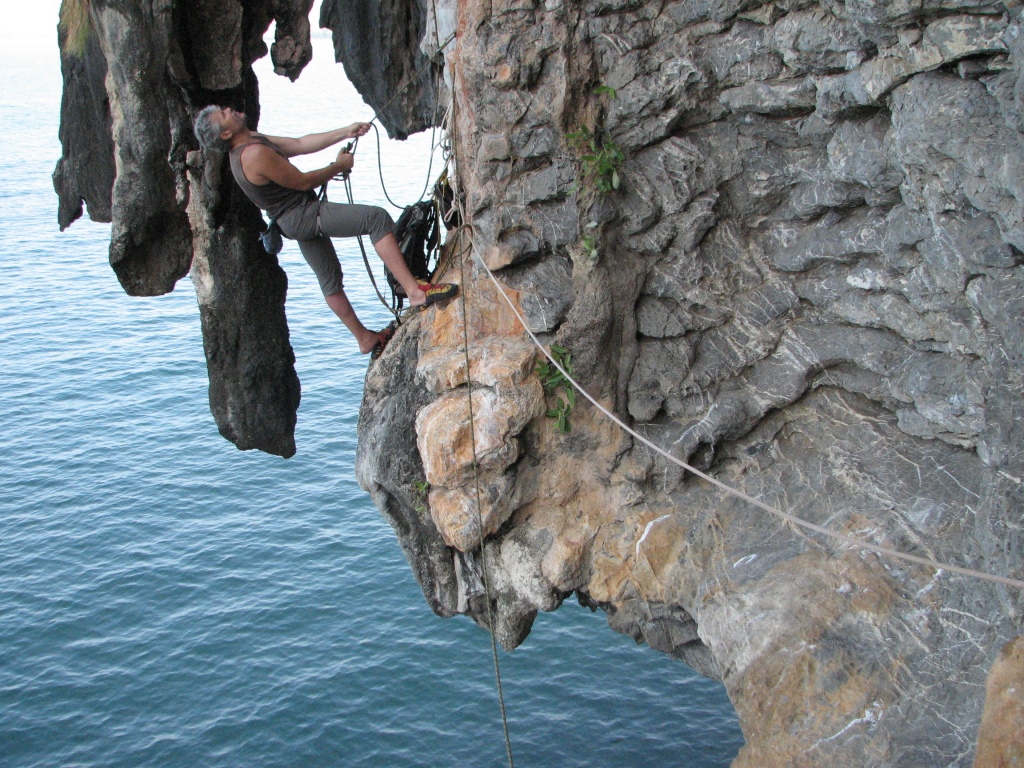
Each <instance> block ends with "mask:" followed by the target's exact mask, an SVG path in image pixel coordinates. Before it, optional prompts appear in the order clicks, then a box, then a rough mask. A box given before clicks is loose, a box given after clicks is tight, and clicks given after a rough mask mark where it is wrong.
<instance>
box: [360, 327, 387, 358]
mask: <svg viewBox="0 0 1024 768" xmlns="http://www.w3.org/2000/svg"><path fill="white" fill-rule="evenodd" d="M392 336H394V331H392V330H391V329H390V328H385V329H384V330H383V331H369V330H368V331H367V332H366V334H365V335H363V334H360V336H359V338H358V341H359V353H360V354H363V355H365V354H367V353H369V352H373V350H374V349H376V348H377V346H380V348H381V350H382V351H383V349H384V347H386V346H387V343H388V342H389V341H391V337H392Z"/></svg>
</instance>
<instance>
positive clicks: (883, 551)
mask: <svg viewBox="0 0 1024 768" xmlns="http://www.w3.org/2000/svg"><path fill="white" fill-rule="evenodd" d="M459 213H460V215H461V217H462V221H463V222H466V221H467V219H466V212H465V209H464V207H463V206H462V204H461V202H460V203H459ZM466 229H470V231H472V226H471V225H467V226H466ZM469 244H470V250H471V251H472V253H473V254H474V255H475V256H476V258H477V261H478V262H479V263H480V266H482V267H483V269H484V271H485V272H486V273H487V276H488V277H489V278H491V282H493V283H494V286H495V288H497V289H498V293H499V294H501V297H502V298H503V299H504V300H505V303H506V304H508V306H509V309H511V310H512V314H514V315H515V316H516V319H518V320H519V323H520V325H522V326H523V330H525V331H526V333H527V334H528V335H529V337H530V339H531V340H532V341H533V343H534V344H535V345H536V347H537V349H539V350H540V351H541V352H542V353H544V356H545V357H546V358H547V359H548V360H549V361H550V363H551V365H553V366H554V367H555V368H556V369H558V371H559V372H560V373H561V374H562V375H563V376H565V378H566V379H567V380H568V381H569V383H570V384H572V385H573V387H575V388H576V390H577V391H578V392H579V393H580V394H581V395H583V396H584V397H585V398H586V399H587V400H589V401H590V402H591V404H593V406H594V407H595V408H597V409H598V410H599V411H600V412H601V413H603V414H604V415H605V416H606V417H608V418H609V419H611V420H612V421H613V422H614V423H615V424H617V425H618V426H619V428H621V429H623V430H625V431H626V432H627V433H628V434H630V435H632V436H633V437H634V438H635V439H636V440H639V441H640V442H641V443H643V444H644V445H646V446H647V447H648V448H650V449H651V450H652V451H654V452H655V453H657V454H659V455H660V456H663V457H664V458H665V459H667V460H668V461H670V462H672V463H673V464H675V465H677V466H679V467H681V468H682V469H685V470H686V471H688V472H692V473H693V474H695V475H696V476H697V477H699V478H701V479H703V480H706V481H708V482H709V483H711V484H712V485H714V486H716V487H718V488H720V489H721V490H723V491H725V492H726V493H729V494H731V495H733V496H735V497H737V498H739V499H743V501H746V502H747V503H749V504H753V505H754V506H755V507H757V508H759V509H762V510H764V511H765V512H768V513H769V514H771V515H774V516H775V517H778V518H779V519H781V520H784V521H785V522H787V523H790V524H792V525H796V526H799V527H801V528H805V529H807V530H809V531H814V532H815V533H819V534H821V535H822V536H827V537H828V538H831V539H835V540H837V541H842V542H844V543H845V544H849V545H850V546H853V547H856V548H857V549H866V550H868V551H870V552H874V553H876V554H879V555H886V556H888V557H892V558H896V559H898V560H904V561H907V562H910V563H915V564H917V565H924V566H927V567H930V568H934V569H936V570H937V571H940V572H941V571H949V572H951V573H958V574H960V575H961V576H969V577H972V578H976V579H982V580H984V581H989V582H992V583H994V584H1002V585H1004V586H1008V587H1016V588H1017V589H1024V581H1022V580H1020V579H1013V578H1010V577H1008V576H997V575H995V574H992V573H985V572H984V571H976V570H973V569H971V568H962V567H960V566H958V565H950V564H948V563H940V562H938V561H937V560H932V559H930V558H927V557H918V556H917V555H911V554H908V553H906V552H900V551H899V550H895V549H892V548H890V547H886V546H883V545H881V544H872V543H870V542H867V541H864V540H862V539H858V538H856V537H854V536H848V535H846V534H845V533H839V532H837V531H832V530H829V529H828V528H824V527H822V526H820V525H816V524H815V523H811V522H808V521H807V520H803V519H801V518H799V517H796V516H795V515H791V514H789V513H788V512H783V511H782V510H781V509H777V508H775V507H773V506H771V505H770V504H765V503H764V502H763V501H760V500H758V499H755V498H753V497H752V496H749V495H747V494H746V493H744V492H743V491H740V490H738V489H736V488H733V487H731V486H729V485H727V484H726V483H723V482H722V481H721V480H718V479H717V478H715V477H712V476H711V475H709V474H707V473H705V472H701V471H700V470H699V469H697V468H696V467H694V466H691V465H690V464H687V463H686V462H685V461H683V460H681V459H679V458H677V457H675V456H673V455H672V454H671V453H669V452H668V451H666V450H665V449H663V448H661V447H660V446H658V445H656V444H655V443H653V442H651V441H650V440H648V439H647V438H646V437H644V436H643V435H641V434H640V433H638V432H637V431H636V430H634V429H632V428H630V427H629V425H627V424H626V423H625V422H624V421H622V419H620V418H619V417H618V416H616V415H615V414H614V413H612V412H611V411H609V410H608V409H607V408H605V407H604V406H603V405H601V403H599V402H598V401H597V399H596V398H594V397H593V396H592V395H591V394H590V393H589V392H587V390H585V389H584V388H583V387H582V386H581V385H580V384H579V382H577V381H576V380H575V379H574V378H573V377H572V376H571V375H570V374H569V372H568V371H567V370H565V368H563V367H562V366H561V364H560V363H559V362H558V360H556V359H555V357H554V356H553V355H552V354H551V353H550V352H549V351H548V350H547V349H546V348H545V347H544V345H543V344H541V342H540V339H538V338H537V336H536V335H535V334H534V333H533V331H531V330H530V329H529V327H528V326H527V324H526V320H525V319H524V318H523V316H522V315H520V314H519V310H518V309H516V306H515V303H514V302H513V301H512V299H511V298H509V295H508V294H507V293H506V292H505V289H504V287H503V286H502V285H501V283H500V282H498V279H497V278H496V277H495V276H494V273H493V272H491V270H490V269H489V268H488V266H487V264H486V263H485V262H484V259H483V256H482V255H481V254H480V250H479V249H478V248H477V245H476V240H475V239H474V238H473V236H472V234H470V237H469ZM461 290H462V291H465V285H463V286H462V287H461Z"/></svg>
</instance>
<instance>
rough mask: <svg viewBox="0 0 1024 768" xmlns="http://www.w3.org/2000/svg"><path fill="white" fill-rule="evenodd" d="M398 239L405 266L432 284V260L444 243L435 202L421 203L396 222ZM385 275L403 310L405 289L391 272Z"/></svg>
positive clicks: (409, 208)
mask: <svg viewBox="0 0 1024 768" xmlns="http://www.w3.org/2000/svg"><path fill="white" fill-rule="evenodd" d="M395 239H396V240H398V249H399V250H400V251H401V252H402V256H404V257H405V265H406V266H407V267H409V271H410V272H412V276H413V277H415V278H416V279H417V280H429V279H430V259H431V256H432V255H434V251H435V250H437V244H438V241H439V240H440V239H441V233H440V230H439V226H438V221H437V208H436V206H435V205H434V201H433V199H429V200H421V201H420V202H418V203H416V204H415V205H410V206H409V207H408V208H406V209H405V210H404V211H402V215H401V216H399V217H398V221H397V222H395ZM384 271H385V273H386V274H387V278H388V285H390V286H391V292H392V293H393V294H394V296H395V299H396V300H397V302H398V308H399V309H401V307H402V300H403V299H404V298H405V289H404V288H402V286H401V285H400V284H399V282H398V281H397V280H395V277H394V275H392V274H391V272H390V270H387V269H385V270H384Z"/></svg>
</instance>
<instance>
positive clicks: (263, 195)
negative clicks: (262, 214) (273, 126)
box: [228, 134, 317, 219]
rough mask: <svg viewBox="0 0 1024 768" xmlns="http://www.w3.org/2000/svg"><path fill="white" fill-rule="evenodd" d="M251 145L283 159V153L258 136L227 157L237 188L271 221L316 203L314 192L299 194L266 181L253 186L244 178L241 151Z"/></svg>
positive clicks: (267, 140)
mask: <svg viewBox="0 0 1024 768" xmlns="http://www.w3.org/2000/svg"><path fill="white" fill-rule="evenodd" d="M253 144H263V145H264V146H267V147H270V148H271V149H272V150H274V151H275V152H277V153H278V154H279V155H281V156H282V157H284V153H283V152H281V150H280V149H278V148H277V145H275V144H274V142H272V141H271V140H270V139H268V138H266V137H265V136H260V135H259V134H256V135H255V136H254V141H250V142H248V143H246V144H240V145H239V146H237V147H235V148H234V149H232V150H231V152H230V153H229V155H228V158H229V160H230V162H231V175H232V176H234V177H235V181H237V182H238V186H240V187H241V188H242V191H243V192H244V193H245V196H246V197H248V198H249V199H250V200H252V201H253V203H255V204H256V205H257V206H259V207H260V208H262V209H263V210H264V211H266V212H267V215H268V216H269V217H270V218H271V219H277V218H280V217H281V216H282V215H283V214H285V213H287V212H288V211H290V210H292V209H293V208H298V207H300V206H305V205H307V204H308V203H315V202H316V199H317V198H316V192H314V191H312V190H309V191H308V192H300V191H298V190H296V189H288V188H287V187H282V186H281V185H280V184H277V183H275V182H273V181H268V182H267V183H266V184H253V183H252V182H251V181H249V180H248V179H247V178H245V173H243V172H242V150H244V149H245V148H246V147H248V146H251V145H253Z"/></svg>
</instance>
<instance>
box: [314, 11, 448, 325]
mask: <svg viewBox="0 0 1024 768" xmlns="http://www.w3.org/2000/svg"><path fill="white" fill-rule="evenodd" d="M435 14H436V8H435ZM434 21H435V31H436V24H437V20H436V18H435V20H434ZM438 39H439V40H440V38H438ZM454 39H455V33H454V32H453V33H452V34H451V35H449V36H448V39H446V40H445V41H444V43H443V44H442V45H440V46H439V47H438V49H437V50H436V51H434V54H433V55H432V56H431V57H430V58H429V59H428V60H427V63H426V64H424V65H423V66H422V67H420V68H419V69H418V70H417V71H416V72H415V73H414V74H413V76H412V77H411V78H409V80H407V81H406V82H405V84H404V85H402V86H401V87H399V88H398V89H397V90H396V91H395V93H394V94H393V95H392V96H391V98H390V99H388V101H387V102H386V103H385V104H384V106H383V107H381V108H380V109H378V110H377V111H376V112H375V113H374V115H373V117H372V118H370V120H369V124H370V125H371V126H373V130H374V132H375V135H376V137H377V172H378V173H379V175H380V186H381V189H382V190H383V191H384V197H385V198H386V199H387V201H388V202H389V203H391V205H393V206H394V207H395V208H403V207H404V206H401V205H398V204H397V203H396V202H395V201H394V200H392V199H391V196H390V195H389V194H388V190H387V187H386V186H385V184H384V168H383V165H382V162H381V141H380V130H379V129H378V128H377V125H376V123H377V120H378V118H380V115H381V113H382V112H383V111H384V110H385V109H387V108H388V107H389V106H391V104H392V102H394V100H395V99H397V98H398V97H399V96H400V95H401V94H402V93H403V92H404V91H405V89H406V88H408V87H409V86H410V85H412V84H413V83H414V82H416V81H417V80H418V79H419V76H420V75H422V74H423V72H424V71H426V69H427V67H429V66H430V65H431V64H434V63H435V61H436V60H437V56H438V55H439V54H440V53H441V52H442V51H443V50H444V49H445V48H447V47H448V45H449V44H450V43H451V42H452V41H453V40H454ZM440 94H441V85H440V82H439V83H438V86H437V94H436V98H435V99H434V104H435V106H434V118H435V119H434V120H432V122H433V123H435V125H433V126H432V127H431V134H430V161H429V163H428V165H427V180H426V182H425V183H424V186H423V191H422V192H421V193H420V196H419V199H420V200H422V199H423V198H424V196H425V195H426V194H427V189H428V188H429V187H430V174H431V171H432V170H433V167H434V151H435V150H436V148H437V145H436V144H435V140H436V136H437V133H436V132H437V126H436V122H437V120H436V117H437V106H438V104H439V103H440ZM357 146H359V137H356V138H355V139H354V140H353V141H352V142H351V143H350V144H349V146H348V148H347V151H348V153H350V154H353V155H354V154H355V151H356V147H357ZM445 162H447V158H445ZM333 181H342V182H343V183H344V186H345V195H346V198H347V199H348V203H349V205H353V204H354V203H355V198H354V196H353V194H352V180H351V175H350V174H349V173H348V172H345V173H339V174H338V175H336V176H334V177H333ZM327 185H328V182H327V181H325V182H324V183H323V185H322V186H321V187H320V200H321V201H324V200H326V199H327ZM356 242H358V243H359V252H360V254H362V257H363V264H364V265H365V267H366V274H367V275H369V277H370V282H371V283H372V284H373V290H374V292H375V293H376V294H377V298H378V299H380V303H381V304H383V305H384V307H385V308H386V309H387V310H388V312H390V313H391V314H392V316H393V317H394V318H395V327H398V326H399V325H401V324H402V318H401V316H400V315H399V313H398V307H397V306H395V302H391V303H389V302H388V300H387V299H385V298H384V294H383V293H381V290H380V288H379V287H378V286H377V279H376V278H375V277H374V275H373V267H371V266H370V259H369V257H368V256H367V255H366V245H365V244H364V243H363V237H362V235H357V236H356Z"/></svg>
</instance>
